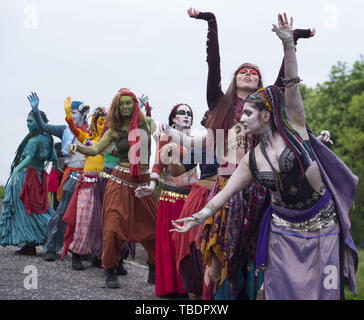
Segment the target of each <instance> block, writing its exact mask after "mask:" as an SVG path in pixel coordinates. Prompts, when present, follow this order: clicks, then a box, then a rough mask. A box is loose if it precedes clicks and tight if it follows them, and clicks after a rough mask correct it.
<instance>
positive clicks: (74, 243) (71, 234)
mask: <svg viewBox="0 0 364 320" xmlns="http://www.w3.org/2000/svg"><path fill="white" fill-rule="evenodd" d="M64 108H65V112H66V122H67V123H68V125H69V128H70V129H71V131H72V133H73V134H74V135H75V137H76V138H77V140H79V141H80V142H81V143H82V144H84V145H86V146H92V145H94V144H95V143H97V142H98V141H99V140H100V137H101V131H102V128H103V125H104V121H105V117H106V110H105V109H104V108H102V107H98V108H96V110H94V112H93V114H92V118H91V125H90V128H89V130H88V132H84V131H82V130H81V129H79V128H77V127H76V125H75V123H74V121H73V118H72V115H71V98H70V97H68V98H67V99H66V100H65V103H64ZM103 168H104V157H103V155H97V156H94V157H86V159H85V166H84V168H83V172H82V173H81V175H80V177H79V179H78V182H77V185H76V188H75V191H74V193H73V196H72V199H71V201H70V204H69V206H68V208H67V210H66V212H65V215H64V217H63V219H62V220H63V221H64V222H65V223H67V228H66V232H65V236H64V239H63V252H62V257H61V260H63V258H64V257H65V256H66V255H67V251H68V250H69V251H70V252H72V269H74V270H82V269H83V265H82V262H81V256H82V255H88V254H91V243H90V238H91V232H92V231H91V221H92V216H93V213H94V208H95V188H96V184H97V182H98V180H99V179H98V178H99V173H100V172H101V171H102V169H103Z"/></svg>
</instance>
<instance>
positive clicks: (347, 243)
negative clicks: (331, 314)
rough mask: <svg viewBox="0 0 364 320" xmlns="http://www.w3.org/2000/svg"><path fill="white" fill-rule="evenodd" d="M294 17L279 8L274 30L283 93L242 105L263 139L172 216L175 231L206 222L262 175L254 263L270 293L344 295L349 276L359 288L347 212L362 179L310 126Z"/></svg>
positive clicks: (264, 94) (257, 96) (246, 120)
mask: <svg viewBox="0 0 364 320" xmlns="http://www.w3.org/2000/svg"><path fill="white" fill-rule="evenodd" d="M292 23H293V22H292V19H291V21H290V22H288V19H287V16H286V14H284V16H282V15H279V16H278V27H277V26H275V25H274V29H273V31H275V32H276V33H277V35H278V37H279V38H280V39H281V40H282V42H283V47H284V77H285V78H284V81H283V83H284V85H285V91H284V93H283V92H282V91H281V90H280V89H279V88H278V87H276V86H269V87H267V88H265V89H259V90H258V91H257V92H255V93H254V94H251V95H249V96H248V98H247V99H246V102H245V105H244V111H243V116H242V118H241V121H242V124H243V126H244V129H245V132H246V133H248V134H257V135H259V136H260V143H259V145H258V146H257V147H255V148H253V149H251V150H250V151H249V152H248V153H247V154H246V155H245V156H244V157H243V158H242V160H241V161H240V163H239V166H238V168H237V169H236V170H235V171H234V173H233V174H232V176H231V177H230V179H229V181H228V182H227V184H226V186H225V188H224V189H223V190H221V191H220V192H219V193H218V194H217V195H216V196H215V197H214V198H213V199H212V200H211V201H210V202H209V203H208V204H207V205H206V206H205V208H204V209H202V210H201V211H199V212H198V213H196V214H194V215H192V216H191V217H188V218H185V219H180V220H177V221H175V222H173V224H174V226H175V229H173V231H177V232H186V231H188V230H190V229H191V228H193V227H194V226H196V225H198V224H200V223H202V222H203V221H205V220H206V219H207V218H208V217H210V216H212V215H213V214H214V213H215V212H217V211H218V210H219V209H220V208H221V207H222V206H223V205H224V204H225V203H226V202H227V201H228V200H229V199H230V198H231V197H232V196H233V195H234V194H236V193H237V192H239V191H240V190H241V189H242V188H244V187H246V186H247V185H249V184H250V183H251V182H252V181H253V180H256V181H257V182H259V183H260V184H262V185H264V186H266V187H268V188H269V189H270V190H271V193H272V199H271V204H270V206H269V207H268V209H267V211H266V212H265V214H264V216H263V218H262V221H261V225H260V233H259V240H258V245H257V251H256V264H257V266H258V267H261V268H264V269H265V273H264V297H265V299H340V298H343V286H344V283H345V284H347V285H348V286H349V289H350V290H351V291H352V292H354V294H355V291H356V288H355V287H356V285H355V272H356V268H357V262H358V258H357V253H356V249H355V245H354V243H353V240H352V238H351V235H350V220H349V218H348V211H349V209H350V206H351V203H352V200H353V197H354V193H355V189H356V185H357V181H358V179H357V177H356V176H354V175H353V174H352V172H351V171H350V170H349V169H348V168H347V167H346V166H345V164H344V163H343V162H342V161H341V160H340V159H339V158H338V157H336V155H335V154H333V153H332V152H331V151H330V150H329V149H328V148H326V147H325V146H324V145H323V144H322V143H321V142H319V141H318V140H317V139H316V138H315V137H314V136H313V135H312V133H311V132H310V130H308V129H307V126H306V119H305V114H304V109H303V104H302V99H301V95H300V91H299V88H298V83H299V82H300V79H299V77H298V71H297V60H296V53H295V45H294V40H293V29H292ZM343 181H345V183H343ZM179 223H182V224H179Z"/></svg>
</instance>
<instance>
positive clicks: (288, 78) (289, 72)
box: [273, 13, 306, 128]
mask: <svg viewBox="0 0 364 320" xmlns="http://www.w3.org/2000/svg"><path fill="white" fill-rule="evenodd" d="M273 31H274V32H276V34H277V35H278V37H279V38H280V39H281V40H282V42H283V49H284V77H285V79H284V84H285V102H286V111H287V118H288V121H289V122H290V123H291V124H292V125H294V126H297V127H299V128H305V126H306V119H305V113H304V109H303V103H302V97H301V94H300V90H299V88H298V83H299V82H300V80H299V77H298V65H297V57H296V50H295V45H294V41H293V18H291V19H290V22H288V18H287V15H286V13H284V14H283V16H282V15H281V14H279V15H278V27H277V26H276V25H273Z"/></svg>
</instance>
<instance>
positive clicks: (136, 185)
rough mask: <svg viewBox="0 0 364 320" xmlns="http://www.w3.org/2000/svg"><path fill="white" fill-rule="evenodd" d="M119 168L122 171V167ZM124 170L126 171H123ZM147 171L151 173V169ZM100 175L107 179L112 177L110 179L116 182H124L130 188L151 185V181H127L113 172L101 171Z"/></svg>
mask: <svg viewBox="0 0 364 320" xmlns="http://www.w3.org/2000/svg"><path fill="white" fill-rule="evenodd" d="M115 168H116V167H115ZM121 168H122V167H121ZM118 170H119V171H121V170H120V169H118ZM123 172H126V171H123ZM129 173H130V172H129ZM147 173H149V171H147ZM141 174H145V173H143V171H142V172H141ZM100 177H103V178H106V179H110V180H112V181H114V182H116V183H118V184H122V185H124V186H127V187H129V188H138V187H144V186H149V181H148V182H145V183H132V182H129V181H125V180H123V179H120V178H118V177H115V176H113V175H112V174H108V173H106V172H100Z"/></svg>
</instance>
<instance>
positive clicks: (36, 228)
mask: <svg viewBox="0 0 364 320" xmlns="http://www.w3.org/2000/svg"><path fill="white" fill-rule="evenodd" d="M38 114H39V116H40V117H41V118H42V121H43V122H44V123H47V122H48V119H47V116H46V114H45V113H44V112H42V111H38ZM27 126H28V130H29V133H28V134H27V135H26V137H25V138H24V139H23V140H22V142H21V143H20V145H19V147H18V149H17V151H16V155H15V158H14V160H13V162H12V164H11V171H10V177H9V180H8V182H7V184H6V189H5V198H4V202H3V207H2V213H1V215H0V244H1V245H2V246H8V245H12V246H19V247H21V249H20V250H18V251H17V253H18V254H22V255H35V254H36V246H38V245H42V244H43V243H44V242H45V240H46V237H47V225H48V222H49V221H50V219H51V217H52V216H53V215H54V214H55V211H54V210H53V208H52V206H50V205H49V203H48V193H47V172H46V171H45V170H44V168H45V166H46V164H47V163H48V162H53V165H54V166H55V167H56V168H58V161H57V155H56V152H55V150H54V145H53V139H52V137H51V135H49V134H48V133H46V132H44V131H42V130H40V129H38V128H37V125H36V122H35V119H34V114H33V112H30V113H29V114H28V117H27Z"/></svg>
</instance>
